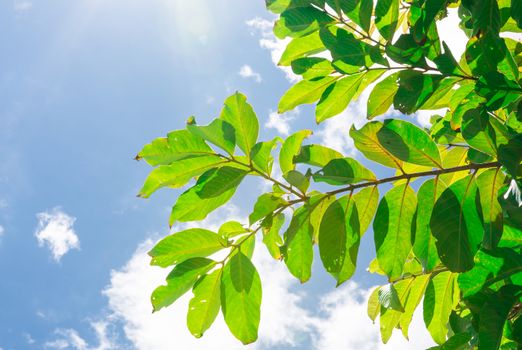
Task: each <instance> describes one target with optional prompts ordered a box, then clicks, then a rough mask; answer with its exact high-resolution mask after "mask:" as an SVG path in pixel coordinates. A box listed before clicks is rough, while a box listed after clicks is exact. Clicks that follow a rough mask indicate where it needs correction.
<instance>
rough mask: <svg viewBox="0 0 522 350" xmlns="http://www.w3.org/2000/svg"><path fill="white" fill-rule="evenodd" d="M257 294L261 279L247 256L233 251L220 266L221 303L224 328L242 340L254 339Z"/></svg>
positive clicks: (257, 322)
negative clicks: (221, 270) (228, 258)
mask: <svg viewBox="0 0 522 350" xmlns="http://www.w3.org/2000/svg"><path fill="white" fill-rule="evenodd" d="M261 294H262V293H261V280H260V278H259V274H258V273H257V270H256V268H255V267H254V265H252V262H251V261H250V259H249V258H247V257H246V256H245V255H244V254H243V253H241V252H238V253H237V254H234V255H233V256H232V257H231V258H230V260H229V261H228V262H227V263H226V264H225V266H224V267H223V276H222V277H221V307H222V311H223V316H224V317H225V322H226V323H227V325H228V328H229V329H230V331H231V332H232V334H233V335H234V336H235V337H236V338H237V339H239V340H240V341H241V342H242V343H243V344H249V343H252V342H254V341H256V340H257V330H258V327H259V320H260V314H261Z"/></svg>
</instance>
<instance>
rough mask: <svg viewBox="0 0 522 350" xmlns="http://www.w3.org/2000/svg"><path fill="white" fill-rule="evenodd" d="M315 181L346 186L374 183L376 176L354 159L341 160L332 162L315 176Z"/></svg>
mask: <svg viewBox="0 0 522 350" xmlns="http://www.w3.org/2000/svg"><path fill="white" fill-rule="evenodd" d="M313 179H314V181H316V182H326V183H328V184H330V185H346V184H351V183H357V182H363V181H373V180H375V175H374V174H373V173H372V172H371V171H370V170H368V169H367V168H365V167H364V166H363V165H361V163H359V162H358V161H356V160H355V159H353V158H340V159H333V160H330V161H329V162H328V164H326V165H325V166H324V168H322V169H321V170H319V171H318V172H317V173H315V174H313Z"/></svg>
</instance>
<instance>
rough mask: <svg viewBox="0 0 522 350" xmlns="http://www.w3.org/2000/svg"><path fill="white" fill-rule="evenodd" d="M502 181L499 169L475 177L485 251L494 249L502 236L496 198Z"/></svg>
mask: <svg viewBox="0 0 522 350" xmlns="http://www.w3.org/2000/svg"><path fill="white" fill-rule="evenodd" d="M504 180H505V175H504V174H503V173H502V172H501V171H500V168H497V169H487V170H485V171H484V172H483V173H481V174H480V175H479V176H478V177H477V186H478V189H479V194H480V206H481V209H482V218H483V221H484V240H483V245H484V247H485V248H486V249H494V248H496V246H497V244H498V242H499V241H500V237H501V236H502V227H503V224H502V221H503V213H502V207H501V206H500V203H499V201H498V199H497V198H498V195H499V193H500V188H501V187H502V185H503V184H504Z"/></svg>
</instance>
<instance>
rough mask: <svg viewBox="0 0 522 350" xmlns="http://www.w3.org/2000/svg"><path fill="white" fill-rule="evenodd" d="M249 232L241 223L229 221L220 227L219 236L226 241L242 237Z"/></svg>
mask: <svg viewBox="0 0 522 350" xmlns="http://www.w3.org/2000/svg"><path fill="white" fill-rule="evenodd" d="M247 232H248V230H247V229H245V228H244V227H243V225H241V224H240V223H239V222H237V221H227V222H225V223H224V224H223V225H221V227H219V231H218V234H219V235H220V236H221V237H222V238H224V239H225V240H228V239H229V238H232V237H235V236H238V235H241V234H243V233H247Z"/></svg>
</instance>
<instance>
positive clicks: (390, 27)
mask: <svg viewBox="0 0 522 350" xmlns="http://www.w3.org/2000/svg"><path fill="white" fill-rule="evenodd" d="M398 19H399V1H398V0H377V4H376V6H375V26H376V27H377V29H378V30H379V33H381V35H382V36H383V38H384V39H386V40H387V41H391V40H392V38H393V34H394V33H395V29H396V28H397V21H398Z"/></svg>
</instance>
